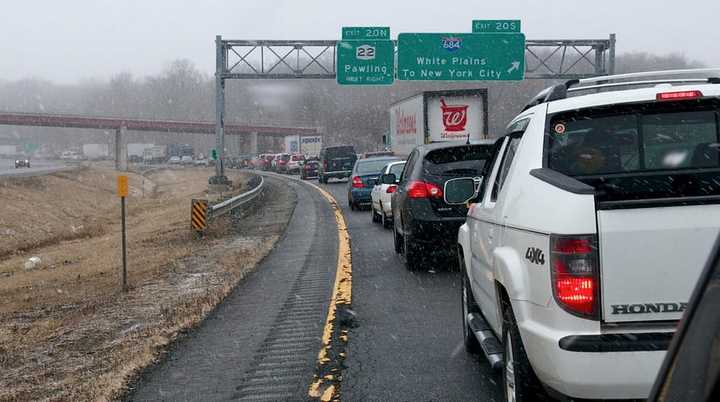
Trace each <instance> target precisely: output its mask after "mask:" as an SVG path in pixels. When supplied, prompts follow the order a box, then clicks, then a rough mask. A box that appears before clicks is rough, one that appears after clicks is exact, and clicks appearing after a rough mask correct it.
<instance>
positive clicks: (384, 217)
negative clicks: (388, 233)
mask: <svg viewBox="0 0 720 402" xmlns="http://www.w3.org/2000/svg"><path fill="white" fill-rule="evenodd" d="M380 222H382V226H383V227H384V228H385V229H390V227H391V225H392V223H393V222H392V219H390V218H388V217H387V215H386V214H385V211H383V210H382V209H380Z"/></svg>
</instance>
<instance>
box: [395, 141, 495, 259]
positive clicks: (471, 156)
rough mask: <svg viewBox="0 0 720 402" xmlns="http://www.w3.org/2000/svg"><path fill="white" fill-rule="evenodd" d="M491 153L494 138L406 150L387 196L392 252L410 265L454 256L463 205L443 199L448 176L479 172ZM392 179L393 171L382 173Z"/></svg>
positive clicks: (461, 222)
mask: <svg viewBox="0 0 720 402" xmlns="http://www.w3.org/2000/svg"><path fill="white" fill-rule="evenodd" d="M492 153H493V142H492V141H482V142H481V143H474V144H463V143H457V142H454V143H447V142H444V143H434V144H427V145H420V146H418V147H416V148H415V149H414V150H413V151H412V153H410V156H409V157H408V160H407V163H406V164H405V169H404V170H403V172H402V175H401V176H400V182H399V183H398V187H397V191H396V192H395V193H394V194H393V196H392V201H391V205H392V212H393V217H394V232H395V252H397V253H399V254H401V255H403V256H404V259H405V265H406V267H407V268H408V269H410V270H413V269H416V268H418V267H419V266H421V265H422V262H423V261H432V260H434V259H437V257H443V258H444V259H446V258H447V257H450V259H447V260H446V261H456V260H457V258H455V253H456V249H455V243H456V242H457V233H458V229H459V228H460V226H461V225H462V224H463V223H465V217H466V215H467V207H466V206H465V205H450V204H448V203H446V202H445V200H444V198H443V188H444V187H445V182H447V181H448V180H450V179H454V178H459V177H481V176H483V174H484V171H483V169H484V167H485V165H486V162H487V161H488V160H489V159H490V158H492ZM394 179H395V175H393V174H389V175H383V176H382V178H381V180H382V181H383V182H388V183H389V182H391V181H394ZM452 258H455V259H452Z"/></svg>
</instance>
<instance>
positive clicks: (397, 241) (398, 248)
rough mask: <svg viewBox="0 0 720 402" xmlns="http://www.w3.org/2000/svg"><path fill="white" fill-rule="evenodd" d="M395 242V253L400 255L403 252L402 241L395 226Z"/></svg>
mask: <svg viewBox="0 0 720 402" xmlns="http://www.w3.org/2000/svg"><path fill="white" fill-rule="evenodd" d="M393 241H394V243H395V253H396V254H400V253H401V252H402V239H400V235H399V234H398V232H397V228H396V227H395V225H393Z"/></svg>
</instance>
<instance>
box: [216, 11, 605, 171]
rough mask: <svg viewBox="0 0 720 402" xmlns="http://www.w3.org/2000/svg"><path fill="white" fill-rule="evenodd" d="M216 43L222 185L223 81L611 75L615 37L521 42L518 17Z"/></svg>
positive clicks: (218, 166)
mask: <svg viewBox="0 0 720 402" xmlns="http://www.w3.org/2000/svg"><path fill="white" fill-rule="evenodd" d="M215 46H216V71H215V87H216V92H215V93H216V97H215V105H216V113H215V134H216V149H218V150H219V153H220V155H219V163H217V164H216V165H215V176H213V177H211V178H210V183H211V184H213V183H218V184H223V183H227V178H226V177H225V173H224V166H223V161H224V150H225V140H224V127H225V80H228V79H335V80H337V82H338V83H339V84H341V85H390V84H392V83H393V82H394V80H396V79H398V80H443V81H444V80H450V81H488V80H522V79H575V78H585V77H589V76H598V75H609V74H613V73H614V66H615V35H614V34H611V35H610V36H609V38H608V39H558V40H554V39H553V40H533V39H525V36H524V35H523V34H522V33H521V24H520V21H519V20H475V21H473V22H472V33H447V34H438V33H400V34H399V35H398V40H397V41H393V40H391V39H390V28H389V27H345V28H343V30H342V38H341V40H339V41H338V40H226V39H223V38H222V37H221V36H217V37H216V38H215ZM396 66H397V69H396V68H395V67H396ZM403 70H405V71H403Z"/></svg>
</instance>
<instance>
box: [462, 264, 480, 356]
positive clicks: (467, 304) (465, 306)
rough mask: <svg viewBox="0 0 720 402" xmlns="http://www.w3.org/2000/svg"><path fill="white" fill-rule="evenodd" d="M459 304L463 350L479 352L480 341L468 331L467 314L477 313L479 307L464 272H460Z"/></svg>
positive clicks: (473, 352)
mask: <svg viewBox="0 0 720 402" xmlns="http://www.w3.org/2000/svg"><path fill="white" fill-rule="evenodd" d="M460 306H461V309H462V310H461V311H462V334H463V343H464V344H465V351H467V352H468V353H472V354H477V353H479V352H480V342H478V340H477V338H476V337H475V334H473V333H472V332H471V331H470V325H469V323H468V319H467V316H468V314H470V313H479V312H480V307H478V305H477V303H476V302H475V297H474V296H473V294H472V289H471V288H470V280H469V279H468V276H467V274H466V273H464V272H463V274H462V284H461V288H460Z"/></svg>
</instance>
